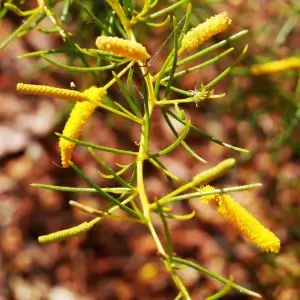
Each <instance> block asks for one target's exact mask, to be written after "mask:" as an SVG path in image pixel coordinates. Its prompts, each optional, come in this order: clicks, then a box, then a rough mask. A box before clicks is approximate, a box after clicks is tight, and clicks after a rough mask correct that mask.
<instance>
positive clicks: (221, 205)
mask: <svg viewBox="0 0 300 300" xmlns="http://www.w3.org/2000/svg"><path fill="white" fill-rule="evenodd" d="M213 189H214V188H213V187H211V186H205V187H203V188H201V191H209V190H213ZM201 198H202V202H203V203H205V204H208V203H210V204H212V205H213V206H214V207H216V209H217V212H218V213H219V214H220V215H222V216H223V217H224V218H225V219H226V220H227V221H228V222H230V223H231V224H232V225H233V226H234V227H235V228H236V229H238V230H239V231H241V233H242V234H243V235H244V236H245V237H246V238H248V239H249V240H250V241H252V242H253V243H254V244H256V245H257V246H258V247H260V248H261V249H262V250H264V251H266V252H274V253H278V252H279V249H280V240H279V239H278V237H277V236H276V235H275V234H274V233H273V232H271V231H270V230H269V229H267V228H266V227H264V226H263V225H262V224H261V223H259V221H257V220H256V219H255V218H254V217H253V216H252V215H251V214H250V213H249V212H248V211H247V210H246V209H245V208H244V207H242V206H241V205H240V204H238V203H237V202H235V201H234V200H233V199H232V198H231V197H230V196H229V195H226V194H219V195H218V194H215V195H207V196H202V197H201Z"/></svg>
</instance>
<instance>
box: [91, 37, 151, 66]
mask: <svg viewBox="0 0 300 300" xmlns="http://www.w3.org/2000/svg"><path fill="white" fill-rule="evenodd" d="M96 46H97V47H98V48H99V49H100V50H103V51H105V52H111V53H114V54H117V55H120V56H124V57H128V58H130V59H131V60H141V61H146V60H147V59H148V58H150V55H149V54H148V52H147V50H146V48H145V47H144V46H143V45H141V44H140V43H137V42H134V41H130V40H124V39H121V38H118V37H112V36H99V37H97V39H96Z"/></svg>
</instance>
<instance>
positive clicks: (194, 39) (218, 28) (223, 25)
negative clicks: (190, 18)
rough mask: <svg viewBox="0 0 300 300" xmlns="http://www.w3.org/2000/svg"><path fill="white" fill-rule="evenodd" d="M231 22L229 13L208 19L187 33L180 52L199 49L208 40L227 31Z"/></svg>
mask: <svg viewBox="0 0 300 300" xmlns="http://www.w3.org/2000/svg"><path fill="white" fill-rule="evenodd" d="M231 22H232V21H231V19H230V18H229V17H228V15H227V12H223V13H221V14H218V15H215V16H213V17H211V18H209V19H207V20H206V21H205V22H203V23H201V24H199V25H198V26H197V27H195V28H193V29H191V30H190V31H189V32H187V33H186V35H185V36H184V37H183V39H182V43H181V50H180V52H181V51H183V50H193V49H195V48H197V47H198V46H199V45H201V44H202V43H203V42H205V41H206V40H209V39H210V38H212V37H213V36H215V35H217V34H218V33H221V32H223V31H225V30H227V28H228V27H229V26H230V24H231Z"/></svg>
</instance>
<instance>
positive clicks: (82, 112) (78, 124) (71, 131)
mask: <svg viewBox="0 0 300 300" xmlns="http://www.w3.org/2000/svg"><path fill="white" fill-rule="evenodd" d="M83 94H84V95H85V96H86V97H87V99H89V100H90V101H83V102H77V103H76V104H75V106H74V107H73V109H72V111H71V114H70V117H69V119H68V121H67V123H66V125H65V128H64V130H63V133H62V134H63V135H64V136H66V137H71V138H74V139H76V138H78V137H79V136H80V134H81V132H82V129H83V126H84V124H85V123H86V122H87V121H88V119H89V117H90V116H91V114H92V113H93V112H94V110H95V109H96V107H97V106H98V104H99V103H100V102H101V100H102V98H103V96H104V95H105V94H106V90H105V89H103V88H97V87H91V88H89V89H87V90H85V91H84V92H83ZM74 147H75V143H73V142H71V141H68V140H66V139H64V138H62V137H61V138H60V139H59V148H60V153H61V162H62V166H63V167H64V168H68V167H69V164H70V161H71V157H72V153H73V149H74Z"/></svg>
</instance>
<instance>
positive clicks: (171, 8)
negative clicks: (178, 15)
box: [149, 0, 189, 19]
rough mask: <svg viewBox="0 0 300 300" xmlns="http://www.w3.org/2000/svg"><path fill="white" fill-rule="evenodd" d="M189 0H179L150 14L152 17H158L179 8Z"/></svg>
mask: <svg viewBox="0 0 300 300" xmlns="http://www.w3.org/2000/svg"><path fill="white" fill-rule="evenodd" d="M188 1H189V0H180V1H178V2H175V3H174V4H172V5H169V6H168V7H166V8H164V9H161V10H159V11H158V12H156V13H154V14H151V15H150V16H149V18H150V19H155V18H158V17H160V16H162V15H164V14H167V13H169V12H171V11H173V10H175V9H177V8H179V7H180V6H182V5H183V4H185V3H186V2H188Z"/></svg>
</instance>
